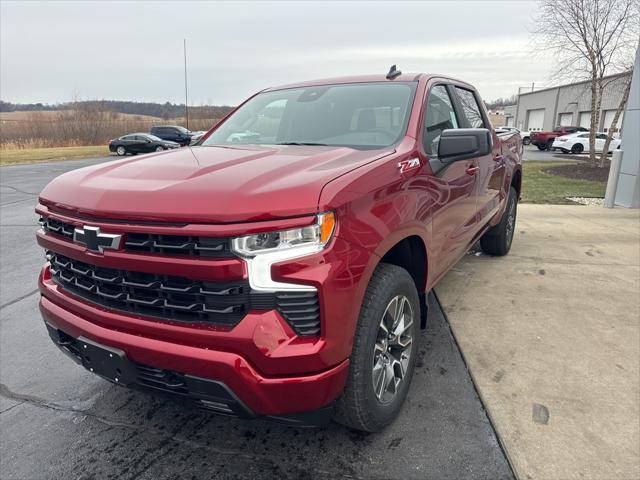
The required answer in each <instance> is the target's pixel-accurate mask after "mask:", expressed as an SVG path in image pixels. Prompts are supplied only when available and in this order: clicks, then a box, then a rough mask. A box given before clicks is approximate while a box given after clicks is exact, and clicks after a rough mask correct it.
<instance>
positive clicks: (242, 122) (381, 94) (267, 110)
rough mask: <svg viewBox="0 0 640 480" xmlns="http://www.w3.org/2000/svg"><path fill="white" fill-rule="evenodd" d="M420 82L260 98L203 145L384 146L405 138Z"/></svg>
mask: <svg viewBox="0 0 640 480" xmlns="http://www.w3.org/2000/svg"><path fill="white" fill-rule="evenodd" d="M415 89H416V84H415V83H412V82H406V83H384V82H377V83H356V84H339V85H322V86H316V87H304V88H291V89H286V90H276V91H272V92H265V93H261V94H258V95H256V96H255V97H253V98H252V99H251V100H249V101H248V102H247V103H245V104H244V105H243V106H241V107H240V108H239V109H238V110H237V111H236V112H234V113H233V115H231V116H230V117H229V118H228V119H227V120H226V121H225V122H224V123H223V124H222V125H221V126H220V127H219V128H218V129H216V131H214V132H213V133H212V134H211V135H210V136H209V138H207V140H206V141H205V142H204V143H203V146H207V145H234V144H254V145H332V146H347V147H353V148H380V147H386V146H389V145H393V144H394V143H396V142H397V141H398V140H400V138H401V137H402V136H403V135H404V133H405V131H406V127H407V122H408V120H409V112H410V110H411V103H412V100H413V96H414V92H415Z"/></svg>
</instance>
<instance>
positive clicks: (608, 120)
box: [602, 110, 622, 132]
mask: <svg viewBox="0 0 640 480" xmlns="http://www.w3.org/2000/svg"><path fill="white" fill-rule="evenodd" d="M615 116H616V111H615V110H605V111H604V119H603V121H602V131H603V132H608V131H609V128H611V124H612V123H613V117H615ZM621 125H622V112H620V117H618V121H617V122H616V128H617V131H620V126H621Z"/></svg>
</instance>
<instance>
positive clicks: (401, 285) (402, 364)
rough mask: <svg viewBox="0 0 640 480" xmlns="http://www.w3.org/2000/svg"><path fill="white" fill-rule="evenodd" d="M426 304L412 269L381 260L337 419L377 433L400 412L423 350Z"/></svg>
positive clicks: (362, 315)
mask: <svg viewBox="0 0 640 480" xmlns="http://www.w3.org/2000/svg"><path fill="white" fill-rule="evenodd" d="M419 315H420V303H419V299H418V292H417V290H416V286H415V283H414V282H413V279H412V278H411V276H410V275H409V273H408V272H407V271H406V270H405V269H403V268H400V267H398V266H396V265H389V264H385V263H381V264H380V265H379V266H378V268H376V270H375V272H374V274H373V277H372V278H371V281H370V282H369V286H368V287H367V291H366V293H365V296H364V300H363V303H362V308H361V310H360V318H359V319H358V325H357V327H356V334H355V337H354V342H353V350H352V352H351V357H350V365H349V377H348V379H347V383H346V386H345V389H344V392H343V394H342V397H340V399H339V400H338V402H337V404H336V412H335V420H336V421H337V422H339V423H342V424H344V425H346V426H348V427H351V428H354V429H357V430H363V431H367V432H377V431H379V430H382V429H383V428H384V427H385V426H387V425H388V424H389V423H391V422H392V421H393V420H394V419H395V417H396V416H397V415H398V412H399V411H400V408H401V407H402V404H403V403H404V400H405V398H406V396H407V392H408V390H409V385H410V384H411V377H412V375H413V370H414V367H415V362H416V355H417V351H418V345H417V342H418V338H419V335H420V317H419Z"/></svg>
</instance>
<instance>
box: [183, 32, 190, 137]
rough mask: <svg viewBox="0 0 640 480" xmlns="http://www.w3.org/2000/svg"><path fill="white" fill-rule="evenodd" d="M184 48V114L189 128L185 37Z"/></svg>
mask: <svg viewBox="0 0 640 480" xmlns="http://www.w3.org/2000/svg"><path fill="white" fill-rule="evenodd" d="M183 40H184V42H183V47H184V48H183V49H184V116H185V119H186V123H187V130H189V96H188V91H187V39H186V38H185V39H183Z"/></svg>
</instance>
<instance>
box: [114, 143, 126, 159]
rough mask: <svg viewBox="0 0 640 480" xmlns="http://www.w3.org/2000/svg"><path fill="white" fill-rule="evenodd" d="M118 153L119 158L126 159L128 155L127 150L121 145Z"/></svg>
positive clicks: (117, 150) (117, 149)
mask: <svg viewBox="0 0 640 480" xmlns="http://www.w3.org/2000/svg"><path fill="white" fill-rule="evenodd" d="M116 153H117V154H118V156H120V157H124V156H125V155H126V154H127V149H126V148H124V147H123V146H122V145H120V146H119V147H118V148H116Z"/></svg>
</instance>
